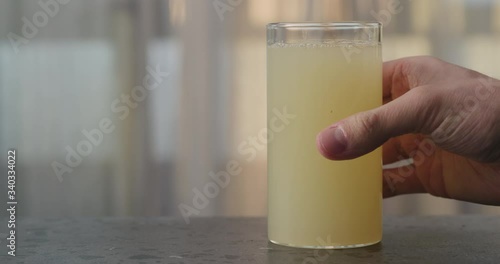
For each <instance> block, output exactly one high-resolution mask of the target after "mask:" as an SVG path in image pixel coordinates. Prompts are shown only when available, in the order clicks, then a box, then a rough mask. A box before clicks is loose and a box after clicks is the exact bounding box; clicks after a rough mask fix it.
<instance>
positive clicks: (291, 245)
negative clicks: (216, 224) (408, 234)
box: [269, 239, 381, 249]
mask: <svg viewBox="0 0 500 264" xmlns="http://www.w3.org/2000/svg"><path fill="white" fill-rule="evenodd" d="M269 241H271V242H272V243H273V244H276V245H280V246H286V247H294V248H309V249H348V248H360V247H367V246H372V245H375V244H378V243H380V241H381V240H379V241H375V242H370V243H364V244H354V245H342V246H308V245H294V244H287V243H281V242H278V241H274V240H271V239H269Z"/></svg>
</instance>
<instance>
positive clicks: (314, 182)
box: [267, 40, 382, 248]
mask: <svg viewBox="0 0 500 264" xmlns="http://www.w3.org/2000/svg"><path fill="white" fill-rule="evenodd" d="M267 53H268V54H267V60H268V62H267V72H268V84H267V85H268V94H267V96H268V98H267V100H268V116H272V115H273V113H272V109H273V108H279V109H281V108H283V107H286V108H287V112H289V113H290V114H294V115H296V117H295V118H294V119H293V120H291V122H290V124H289V125H288V126H287V127H286V128H285V129H283V131H280V132H279V133H276V135H274V138H273V140H272V141H270V142H269V145H268V236H269V240H271V241H272V242H275V243H278V244H284V245H290V246H297V247H327V248H328V247H332V248H335V247H354V246H362V245H367V244H373V243H377V242H379V241H380V240H381V236H382V215H381V214H382V209H381V206H382V193H381V191H382V186H381V185H382V165H381V163H382V161H381V150H380V149H377V150H375V151H373V152H371V153H369V154H367V155H365V156H362V157H360V158H357V159H354V160H348V161H331V160H327V159H326V158H324V157H323V156H321V155H320V153H319V152H318V150H317V148H316V142H315V141H316V136H317V134H318V132H320V131H321V130H322V129H324V128H325V127H327V126H329V125H330V124H332V123H334V122H336V121H338V120H340V119H342V118H344V117H347V116H349V115H352V114H354V113H357V112H361V111H365V110H368V109H372V108H375V107H377V106H380V105H381V103H382V68H381V67H382V63H381V47H380V44H379V43H368V42H355V41H345V40H344V41H330V42H322V41H318V42H316V43H308V44H298V43H297V44H282V43H275V44H272V45H268V48H267ZM268 125H271V124H268Z"/></svg>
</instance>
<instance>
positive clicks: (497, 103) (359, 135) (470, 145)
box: [317, 57, 500, 205]
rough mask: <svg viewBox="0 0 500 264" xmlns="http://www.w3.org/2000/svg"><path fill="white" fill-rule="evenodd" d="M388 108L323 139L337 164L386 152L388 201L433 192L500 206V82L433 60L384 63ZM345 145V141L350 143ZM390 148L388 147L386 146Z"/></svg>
mask: <svg viewBox="0 0 500 264" xmlns="http://www.w3.org/2000/svg"><path fill="white" fill-rule="evenodd" d="M383 96H384V105H383V106H381V107H378V108H376V109H372V110H369V111H366V112H362V113H358V114H355V115H353V116H350V117H347V118H345V119H343V120H340V121H339V122H337V123H335V124H333V125H331V126H330V127H328V128H326V129H325V130H323V131H322V132H321V133H319V134H318V137H317V147H318V149H319V151H320V152H321V154H322V155H323V156H325V157H327V158H329V159H332V160H344V159H352V158H356V157H359V156H361V155H364V154H366V153H368V152H370V151H372V150H374V149H376V148H377V147H379V146H380V145H382V144H384V145H383V163H384V164H390V163H394V162H397V161H400V160H404V159H408V158H413V160H414V162H413V164H411V165H408V166H404V167H402V168H392V169H384V174H383V175H384V197H390V196H394V195H399V194H407V193H420V192H427V193H430V194H432V195H435V196H440V197H446V198H452V199H457V200H463V201H470V202H475V203H482V204H490V205H500V81H499V80H496V79H493V78H490V77H488V76H485V75H483V74H480V73H478V72H475V71H472V70H469V69H465V68H462V67H459V66H457V65H453V64H449V63H446V62H444V61H441V60H438V59H435V58H432V57H411V58H403V59H399V60H395V61H389V62H385V63H384V70H383ZM342 138H343V139H342ZM384 142H385V143H384Z"/></svg>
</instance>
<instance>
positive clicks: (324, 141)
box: [317, 126, 347, 158]
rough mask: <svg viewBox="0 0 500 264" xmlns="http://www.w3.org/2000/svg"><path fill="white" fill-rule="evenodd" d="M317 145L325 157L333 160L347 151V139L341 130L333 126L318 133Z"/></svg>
mask: <svg viewBox="0 0 500 264" xmlns="http://www.w3.org/2000/svg"><path fill="white" fill-rule="evenodd" d="M317 144H318V146H319V149H320V152H321V153H322V154H323V155H324V156H325V157H327V158H335V157H336V156H338V155H341V154H342V153H343V152H344V151H345V150H346V149H347V138H346V136H345V133H344V130H342V128H340V127H338V126H333V127H329V128H327V129H325V130H323V131H321V133H319V135H318V138H317Z"/></svg>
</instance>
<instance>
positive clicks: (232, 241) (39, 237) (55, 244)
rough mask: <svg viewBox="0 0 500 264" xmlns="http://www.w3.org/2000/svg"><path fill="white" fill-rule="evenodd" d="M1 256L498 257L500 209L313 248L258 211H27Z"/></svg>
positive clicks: (426, 220)
mask: <svg viewBox="0 0 500 264" xmlns="http://www.w3.org/2000/svg"><path fill="white" fill-rule="evenodd" d="M17 233H18V236H17V241H16V243H17V250H16V253H17V256H16V257H10V256H8V255H7V248H6V245H5V242H6V240H5V238H4V239H2V240H3V241H1V243H0V246H1V248H0V250H1V252H0V263H50V264H56V263H307V264H313V263H495V264H498V263H500V217H498V216H425V217H424V216H418V217H386V218H385V219H384V238H383V241H382V243H380V244H377V245H374V246H370V247H365V248H358V249H345V250H312V249H296V248H288V247H283V246H278V245H274V244H271V243H270V242H268V241H267V236H266V219H264V218H196V219H192V221H191V222H190V223H189V224H186V223H185V222H184V221H183V220H182V219H175V218H82V219H44V220H35V219H26V220H21V221H20V223H19V224H18V229H17Z"/></svg>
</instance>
